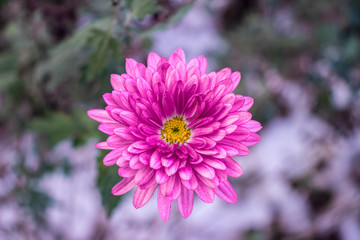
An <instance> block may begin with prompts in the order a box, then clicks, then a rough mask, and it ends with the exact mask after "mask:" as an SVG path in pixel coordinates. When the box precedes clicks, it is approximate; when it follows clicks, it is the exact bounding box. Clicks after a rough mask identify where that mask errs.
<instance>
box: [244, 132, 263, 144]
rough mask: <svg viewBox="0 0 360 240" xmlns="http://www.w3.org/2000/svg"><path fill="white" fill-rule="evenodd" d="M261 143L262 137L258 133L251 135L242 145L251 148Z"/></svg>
mask: <svg viewBox="0 0 360 240" xmlns="http://www.w3.org/2000/svg"><path fill="white" fill-rule="evenodd" d="M259 141H260V136H259V135H258V134H256V133H251V134H250V136H249V137H248V138H247V139H245V140H243V141H242V143H243V144H244V145H245V146H247V147H250V146H253V145H255V144H257V143H258V142H259Z"/></svg>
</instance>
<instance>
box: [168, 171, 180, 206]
mask: <svg viewBox="0 0 360 240" xmlns="http://www.w3.org/2000/svg"><path fill="white" fill-rule="evenodd" d="M180 193H181V182H180V179H179V178H178V177H177V176H175V182H174V186H173V189H172V191H171V193H170V194H168V195H167V197H168V198H169V200H171V201H173V200H176V199H177V198H178V197H179V196H180Z"/></svg>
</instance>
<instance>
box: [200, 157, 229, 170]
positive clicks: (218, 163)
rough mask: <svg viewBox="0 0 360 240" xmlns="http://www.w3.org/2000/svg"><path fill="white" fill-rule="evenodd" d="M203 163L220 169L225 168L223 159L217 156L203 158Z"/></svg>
mask: <svg viewBox="0 0 360 240" xmlns="http://www.w3.org/2000/svg"><path fill="white" fill-rule="evenodd" d="M204 163H206V164H207V165H209V166H210V167H213V168H216V169H221V170H225V169H226V166H225V164H224V163H223V161H222V160H220V159H217V158H211V157H207V158H204Z"/></svg>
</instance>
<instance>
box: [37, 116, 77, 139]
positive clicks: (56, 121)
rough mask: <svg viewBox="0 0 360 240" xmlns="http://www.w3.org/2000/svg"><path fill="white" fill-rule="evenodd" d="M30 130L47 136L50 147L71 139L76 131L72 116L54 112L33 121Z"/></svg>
mask: <svg viewBox="0 0 360 240" xmlns="http://www.w3.org/2000/svg"><path fill="white" fill-rule="evenodd" d="M30 128H31V129H33V130H34V131H36V132H38V133H40V134H42V135H45V136H46V137H47V139H48V141H49V144H50V145H55V144H56V143H58V142H59V141H61V140H63V139H66V138H68V137H70V136H71V135H72V133H73V132H74V131H75V130H76V129H75V124H74V122H73V120H72V118H71V116H70V115H67V114H64V113H61V112H52V113H50V114H47V115H46V116H45V117H41V118H35V119H33V120H31V121H30Z"/></svg>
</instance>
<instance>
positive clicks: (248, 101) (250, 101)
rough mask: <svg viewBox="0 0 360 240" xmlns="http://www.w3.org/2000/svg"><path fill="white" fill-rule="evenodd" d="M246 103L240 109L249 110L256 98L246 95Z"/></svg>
mask: <svg viewBox="0 0 360 240" xmlns="http://www.w3.org/2000/svg"><path fill="white" fill-rule="evenodd" d="M244 100H245V103H244V105H243V106H242V107H241V108H240V110H242V111H247V110H249V109H250V108H251V107H252V105H253V104H254V99H253V98H251V97H244Z"/></svg>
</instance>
